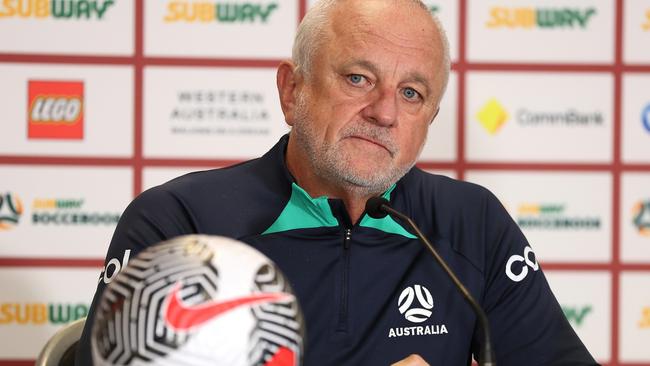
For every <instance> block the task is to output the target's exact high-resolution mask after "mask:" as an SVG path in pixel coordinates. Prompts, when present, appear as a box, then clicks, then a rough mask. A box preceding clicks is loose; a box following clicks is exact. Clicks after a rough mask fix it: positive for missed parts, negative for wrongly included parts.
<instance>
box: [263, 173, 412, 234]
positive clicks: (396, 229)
mask: <svg viewBox="0 0 650 366" xmlns="http://www.w3.org/2000/svg"><path fill="white" fill-rule="evenodd" d="M395 186H396V185H395V184H393V185H392V186H391V187H390V188H389V189H388V190H387V191H386V192H384V194H383V195H382V197H384V198H386V199H387V200H389V201H390V194H391V193H392V192H393V190H394V189H395ZM336 226H339V221H338V220H337V219H336V217H334V214H333V213H332V208H331V207H330V205H329V202H328V201H327V197H326V196H321V197H317V198H311V196H310V195H309V194H308V193H307V192H306V191H305V190H304V189H302V188H300V186H298V185H297V184H296V183H295V182H294V183H292V184H291V197H290V198H289V202H288V203H287V205H286V206H285V207H284V210H282V213H280V216H278V218H277V219H276V220H275V222H274V223H273V224H272V225H271V226H270V227H269V228H268V229H266V230H265V231H264V232H263V233H262V235H265V234H272V233H277V232H282V231H289V230H296V229H309V228H317V227H336ZM359 226H363V227H368V228H373V229H377V230H380V231H383V232H385V233H388V234H396V235H401V236H404V237H407V238H411V239H416V237H415V236H413V234H411V233H409V232H408V231H407V230H406V229H404V228H403V227H402V226H401V225H399V224H398V223H397V222H396V221H395V220H393V218H392V217H390V216H386V217H384V218H381V219H373V218H372V217H370V216H368V215H367V214H364V215H363V217H362V218H361V222H360V223H359Z"/></svg>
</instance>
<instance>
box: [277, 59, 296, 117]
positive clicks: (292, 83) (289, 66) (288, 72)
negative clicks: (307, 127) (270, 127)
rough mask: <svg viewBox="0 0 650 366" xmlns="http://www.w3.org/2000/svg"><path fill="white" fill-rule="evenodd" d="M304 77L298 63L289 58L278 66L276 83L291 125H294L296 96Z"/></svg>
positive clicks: (281, 102) (281, 104) (285, 115)
mask: <svg viewBox="0 0 650 366" xmlns="http://www.w3.org/2000/svg"><path fill="white" fill-rule="evenodd" d="M301 81H302V79H301V78H300V75H299V74H298V72H296V65H294V64H293V62H291V61H289V60H285V61H282V62H281V63H280V65H279V66H278V72H277V77H276V84H277V87H278V94H279V95H280V106H281V107H282V113H283V114H284V120H285V121H286V122H287V124H288V125H289V126H293V122H294V116H295V105H296V96H297V95H298V90H299V87H300V85H299V84H300V82H301Z"/></svg>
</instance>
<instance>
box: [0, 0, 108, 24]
mask: <svg viewBox="0 0 650 366" xmlns="http://www.w3.org/2000/svg"><path fill="white" fill-rule="evenodd" d="M113 4H114V1H113V0H14V1H3V2H2V3H0V19H2V18H33V19H47V18H53V19H57V20H71V19H74V20H76V19H84V20H86V19H98V20H102V19H103V18H104V15H106V11H107V10H108V9H109V8H110V7H111V6H113Z"/></svg>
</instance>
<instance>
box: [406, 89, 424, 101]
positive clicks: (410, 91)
mask: <svg viewBox="0 0 650 366" xmlns="http://www.w3.org/2000/svg"><path fill="white" fill-rule="evenodd" d="M402 93H403V94H404V96H405V97H406V99H415V98H417V97H418V96H419V95H420V94H419V93H418V92H417V91H415V89H413V88H406V89H404V91H403V92H402Z"/></svg>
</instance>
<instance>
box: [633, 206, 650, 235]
mask: <svg viewBox="0 0 650 366" xmlns="http://www.w3.org/2000/svg"><path fill="white" fill-rule="evenodd" d="M632 216H633V219H632V222H633V223H634V226H636V228H637V230H638V231H639V234H641V235H643V236H649V237H650V200H645V201H639V202H637V203H636V204H635V205H634V207H633V208H632Z"/></svg>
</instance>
